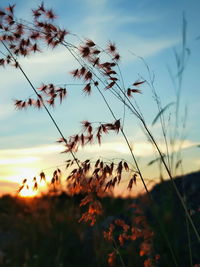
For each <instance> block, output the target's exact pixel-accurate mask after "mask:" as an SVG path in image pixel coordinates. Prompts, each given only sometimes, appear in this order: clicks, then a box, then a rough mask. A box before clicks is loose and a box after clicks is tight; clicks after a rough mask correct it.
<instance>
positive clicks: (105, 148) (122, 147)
mask: <svg viewBox="0 0 200 267" xmlns="http://www.w3.org/2000/svg"><path fill="white" fill-rule="evenodd" d="M195 144H196V143H194V142H192V141H190V140H186V141H185V142H184V143H183V146H182V149H186V148H189V147H192V146H194V145H195ZM159 146H160V148H161V150H163V151H165V145H164V144H160V145H159ZM178 149H179V144H178V143H177V144H176V145H175V148H174V150H175V151H177V150H178ZM132 150H133V153H134V154H135V155H136V156H140V157H149V156H152V155H154V154H155V149H154V148H153V146H152V144H150V143H148V142H137V143H135V144H134V145H132ZM84 152H86V153H95V154H96V153H99V154H101V155H103V154H104V153H106V154H108V153H109V154H114V153H115V155H116V153H118V155H119V154H121V155H129V154H130V151H129V149H128V147H127V145H126V144H123V143H120V142H109V143H103V144H102V145H101V146H99V145H97V144H95V145H92V146H87V147H85V148H84Z"/></svg>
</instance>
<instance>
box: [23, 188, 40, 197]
mask: <svg viewBox="0 0 200 267" xmlns="http://www.w3.org/2000/svg"><path fill="white" fill-rule="evenodd" d="M37 195H38V191H37V190H33V188H31V187H28V188H27V187H26V186H25V187H24V188H23V189H22V190H21V191H20V193H19V196H20V197H35V196H37Z"/></svg>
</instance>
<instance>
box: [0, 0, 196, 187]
mask: <svg viewBox="0 0 200 267" xmlns="http://www.w3.org/2000/svg"><path fill="white" fill-rule="evenodd" d="M9 3H10V4H12V3H16V4H17V5H16V15H17V16H18V17H19V18H23V19H29V18H30V15H31V8H34V7H36V6H37V5H38V4H39V3H40V1H37V0H36V1H34V3H33V2H32V1H25V0H20V1H15V2H13V1H5V0H4V1H1V7H2V8H3V7H6V6H7V5H8V4H9ZM44 3H45V5H46V6H47V7H49V8H53V10H54V11H55V12H56V14H57V16H58V18H57V22H56V23H57V24H58V25H59V26H61V27H63V28H66V29H67V30H69V31H70V32H71V33H75V34H77V35H78V36H80V37H81V38H90V39H92V40H94V41H95V43H98V44H99V45H100V46H101V47H104V46H105V45H106V44H107V43H108V41H114V42H115V43H116V45H117V47H118V50H119V52H120V54H121V56H122V58H121V62H120V67H121V71H122V74H123V77H124V81H125V86H127V87H128V85H129V84H131V83H133V82H134V81H136V80H137V79H138V78H140V77H144V79H148V73H147V69H146V67H145V65H144V63H143V62H142V61H141V60H140V59H139V58H138V57H143V58H144V59H145V61H146V62H147V63H148V66H149V68H150V70H151V71H152V72H153V73H154V75H155V88H156V90H157V92H158V94H159V96H160V98H161V101H162V104H163V106H165V105H166V104H168V103H170V102H171V101H174V99H175V97H174V88H173V86H172V82H171V80H170V77H169V74H168V70H167V68H168V67H170V69H171V71H172V73H174V74H175V73H176V68H175V67H176V63H175V58H174V49H176V50H177V51H180V49H181V38H182V17H183V12H184V14H185V17H186V20H187V47H188V48H189V49H190V51H191V55H190V58H189V61H188V63H187V68H186V70H185V73H184V79H183V86H182V99H181V105H182V109H181V112H182V113H183V111H184V107H185V106H187V108H188V119H187V123H186V138H185V139H186V140H185V143H184V145H183V155H184V158H185V166H184V169H185V172H188V171H193V170H197V169H199V165H200V160H199V153H200V151H199V149H198V148H196V145H197V144H198V143H200V140H199V130H200V129H199V128H200V124H199V120H198V114H199V108H200V107H199V99H200V90H199V84H200V76H199V74H198V70H199V59H200V54H199V48H200V40H199V41H198V40H197V37H198V36H200V30H199V29H200V21H199V11H200V2H199V1H197V0H191V1H182V0H180V1H178V0H176V1H161V0H160V1H156V0H154V1H153V0H152V1H150V0H145V1H143V0H137V1H119V0H99V1H97V0H96V1H94V0H74V1H63V0H58V1H50V0H48V1H44ZM70 41H72V42H75V43H77V39H76V38H73V37H70ZM20 62H21V64H22V66H23V68H24V70H25V71H26V73H27V74H28V76H29V77H30V79H31V81H32V82H33V83H34V85H35V86H36V87H39V86H40V85H41V83H55V84H62V83H69V84H71V83H74V81H73V79H72V78H71V77H70V75H69V71H71V70H73V69H74V68H76V66H77V63H76V62H75V61H74V60H73V58H71V57H70V55H68V54H67V53H66V51H65V50H63V48H57V49H55V50H54V51H53V52H52V51H51V49H47V50H46V49H45V50H44V52H43V53H40V54H37V55H34V56H31V57H30V58H27V59H20ZM0 75H1V76H0V77H1V98H0V123H1V132H0V165H1V166H0V179H1V181H2V182H0V183H1V191H2V192H11V191H13V192H14V191H15V190H16V183H18V182H20V181H21V179H22V178H23V177H24V176H31V178H32V176H35V175H37V174H38V173H39V172H40V170H42V169H48V171H49V172H51V171H52V170H53V169H51V167H54V166H55V167H56V166H59V165H62V164H63V163H64V161H65V160H66V159H67V158H68V155H65V154H60V153H59V152H60V151H62V147H61V146H58V145H57V144H56V143H55V141H56V140H57V139H58V138H59V135H58V133H57V131H56V129H55V128H54V126H53V125H52V123H51V121H50V120H49V118H48V116H47V114H46V113H45V111H37V110H34V109H28V110H26V111H17V110H15V108H14V105H13V99H26V98H27V97H29V96H31V95H32V91H31V88H30V87H29V85H28V84H27V82H26V81H25V80H24V78H23V76H22V75H21V73H20V72H19V70H16V69H14V68H12V67H6V68H5V69H3V68H1V70H0ZM67 89H68V97H67V99H66V100H65V101H64V102H63V104H62V106H57V107H56V108H55V109H52V110H51V112H52V114H53V116H54V117H55V119H56V121H57V122H58V124H59V125H60V127H61V129H62V131H63V132H64V134H65V135H66V136H69V135H73V134H74V133H76V132H79V130H80V128H81V126H80V122H81V121H83V120H86V119H87V120H89V121H113V119H112V117H111V115H110V114H109V111H108V110H107V109H106V107H105V104H104V102H103V101H102V99H101V98H100V96H99V95H98V93H97V92H93V93H92V96H91V97H90V98H88V97H85V96H84V95H83V93H82V92H81V87H78V86H69V87H67ZM141 90H142V92H143V94H142V95H138V96H137V101H138V103H139V105H140V107H141V109H142V112H143V114H144V117H145V119H146V122H147V124H148V125H149V126H150V127H151V122H152V121H153V119H154V117H155V116H156V114H157V108H156V105H155V101H154V100H153V98H152V92H151V90H150V88H149V87H148V86H147V85H144V86H142V87H141ZM106 97H107V99H108V101H109V102H110V103H111V105H112V107H113V109H114V111H115V112H116V114H117V117H119V118H121V117H122V114H123V107H122V106H121V104H120V103H118V102H117V101H116V100H115V99H113V97H112V96H111V95H110V94H109V92H106ZM170 112H171V116H173V109H171V110H170ZM166 117H167V118H168V117H169V113H167V114H166ZM125 130H126V133H127V135H128V137H129V139H130V141H131V143H132V145H133V150H134V152H135V154H136V156H137V157H138V160H139V162H140V164H141V166H142V169H143V170H144V174H145V176H146V177H147V178H155V177H156V175H157V173H156V171H155V169H154V168H152V167H148V168H147V167H146V164H147V162H148V161H150V160H151V159H152V158H153V157H155V155H154V152H153V150H152V148H151V145H150V144H149V143H148V142H147V140H146V138H145V136H144V135H143V133H142V131H141V129H140V124H139V122H138V121H137V120H136V119H135V118H133V116H132V115H131V114H130V113H129V112H128V111H127V112H126V127H125ZM152 131H153V133H154V134H155V136H156V138H157V140H158V141H160V140H161V137H160V130H159V125H157V124H156V125H155V126H154V128H152ZM104 141H105V143H104V144H103V145H102V146H101V148H99V147H98V146H97V145H94V146H91V147H86V148H85V150H83V151H80V152H79V153H78V154H77V156H78V157H80V158H82V159H83V158H87V157H89V158H92V159H95V158H97V157H98V156H102V155H103V156H105V157H109V158H116V157H117V158H126V159H127V160H130V156H129V153H128V150H127V148H126V145H125V143H124V141H123V138H122V137H121V136H120V135H118V136H115V135H109V136H107V137H105V138H104ZM160 146H161V147H163V144H162V141H161V144H160ZM163 150H164V147H163Z"/></svg>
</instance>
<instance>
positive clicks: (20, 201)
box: [0, 172, 200, 267]
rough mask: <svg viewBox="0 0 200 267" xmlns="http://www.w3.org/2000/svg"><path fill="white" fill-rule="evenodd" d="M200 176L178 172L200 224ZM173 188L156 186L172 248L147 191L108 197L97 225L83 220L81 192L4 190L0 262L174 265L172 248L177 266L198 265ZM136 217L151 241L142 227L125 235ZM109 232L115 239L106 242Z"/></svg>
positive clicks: (0, 203) (15, 264)
mask: <svg viewBox="0 0 200 267" xmlns="http://www.w3.org/2000/svg"><path fill="white" fill-rule="evenodd" d="M199 179H200V173H199V172H197V173H192V174H189V175H187V176H185V178H184V179H183V178H176V184H177V186H178V188H179V190H180V192H181V194H182V195H184V198H185V201H186V203H187V207H188V209H189V211H190V214H191V215H192V218H193V220H194V222H195V224H196V226H197V228H198V230H200V229H199V228H200V227H199V226H200V212H199V208H200V207H199V203H200V195H199V191H200V183H199ZM173 192H174V191H173V190H172V188H171V183H170V182H168V181H166V182H163V183H161V184H159V185H156V186H155V187H154V188H153V190H152V195H153V197H154V198H155V200H156V201H157V203H158V209H159V210H158V214H159V216H160V221H161V222H162V224H163V227H164V229H165V232H166V235H167V236H168V237H169V242H170V246H171V249H172V251H173V253H171V252H170V250H169V247H168V246H167V245H166V242H165V241H164V239H163V236H162V235H161V234H160V230H158V227H159V226H158V225H157V223H156V222H155V219H154V216H153V215H152V210H151V207H150V205H149V203H148V199H147V197H146V196H145V195H144V196H141V197H138V198H136V199H130V198H127V199H120V198H111V197H104V198H103V200H102V203H103V208H104V211H103V214H102V215H100V216H99V217H98V218H97V222H96V223H95V224H94V225H93V226H90V225H88V224H86V223H84V222H79V219H80V218H81V216H82V214H83V212H85V210H84V209H85V207H79V204H80V200H81V199H82V198H83V197H84V196H82V195H75V196H73V197H69V196H68V195H66V194H65V193H62V194H60V195H58V196H50V195H45V196H43V197H41V198H34V199H25V198H14V197H11V196H9V195H5V196H3V197H1V199H0V211H1V212H0V266H12V267H22V266H24V267H25V266H28V267H29V266H30V267H33V266H34V267H36V266H38V267H39V266H41V267H44V266H47V267H51V266H52V267H53V266H55V267H59V266H67V267H72V266H73V267H76V266H86V267H90V266H91V267H94V266H96V267H98V266H99V267H102V266H108V263H109V264H110V265H113V266H116V267H117V266H123V265H124V266H126V267H129V266H137V267H140V266H162V267H165V266H169V267H171V266H175V264H174V260H173V259H172V254H173V255H174V257H175V261H177V264H178V265H177V266H181V267H184V266H186V267H187V266H191V260H192V265H193V266H199V265H198V264H199V263H200V255H199V245H198V242H197V240H196V239H195V236H194V235H193V233H192V229H191V227H190V226H189V224H188V223H187V219H186V217H185V216H184V213H183V212H182V207H181V206H180V205H179V202H178V201H177V197H176V195H175V194H174V193H173ZM136 219H137V220H136ZM114 222H115V223H114ZM133 222H134V225H135V229H136V228H137V229H138V231H139V230H140V231H144V232H145V235H148V236H151V242H149V240H150V239H149V238H146V237H145V235H143V233H142V234H141V235H137V238H135V240H134V238H132V239H130V238H129V239H128V238H125V235H128V234H129V231H131V230H130V229H132V228H133ZM114 225H115V226H114ZM130 225H132V226H131V227H132V228H128V227H129V226H130ZM111 228H113V229H111ZM122 229H123V231H122ZM127 229H128V230H127ZM149 233H150V234H149ZM151 233H153V234H151ZM188 233H189V234H188ZM190 233H191V234H190ZM109 234H110V235H113V237H114V239H113V240H112V241H114V243H113V242H108V241H109ZM188 237H189V241H188ZM188 244H189V245H188ZM190 251H191V253H192V259H191V258H190ZM120 258H121V259H120ZM152 259H154V261H152ZM153 262H154V263H153Z"/></svg>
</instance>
